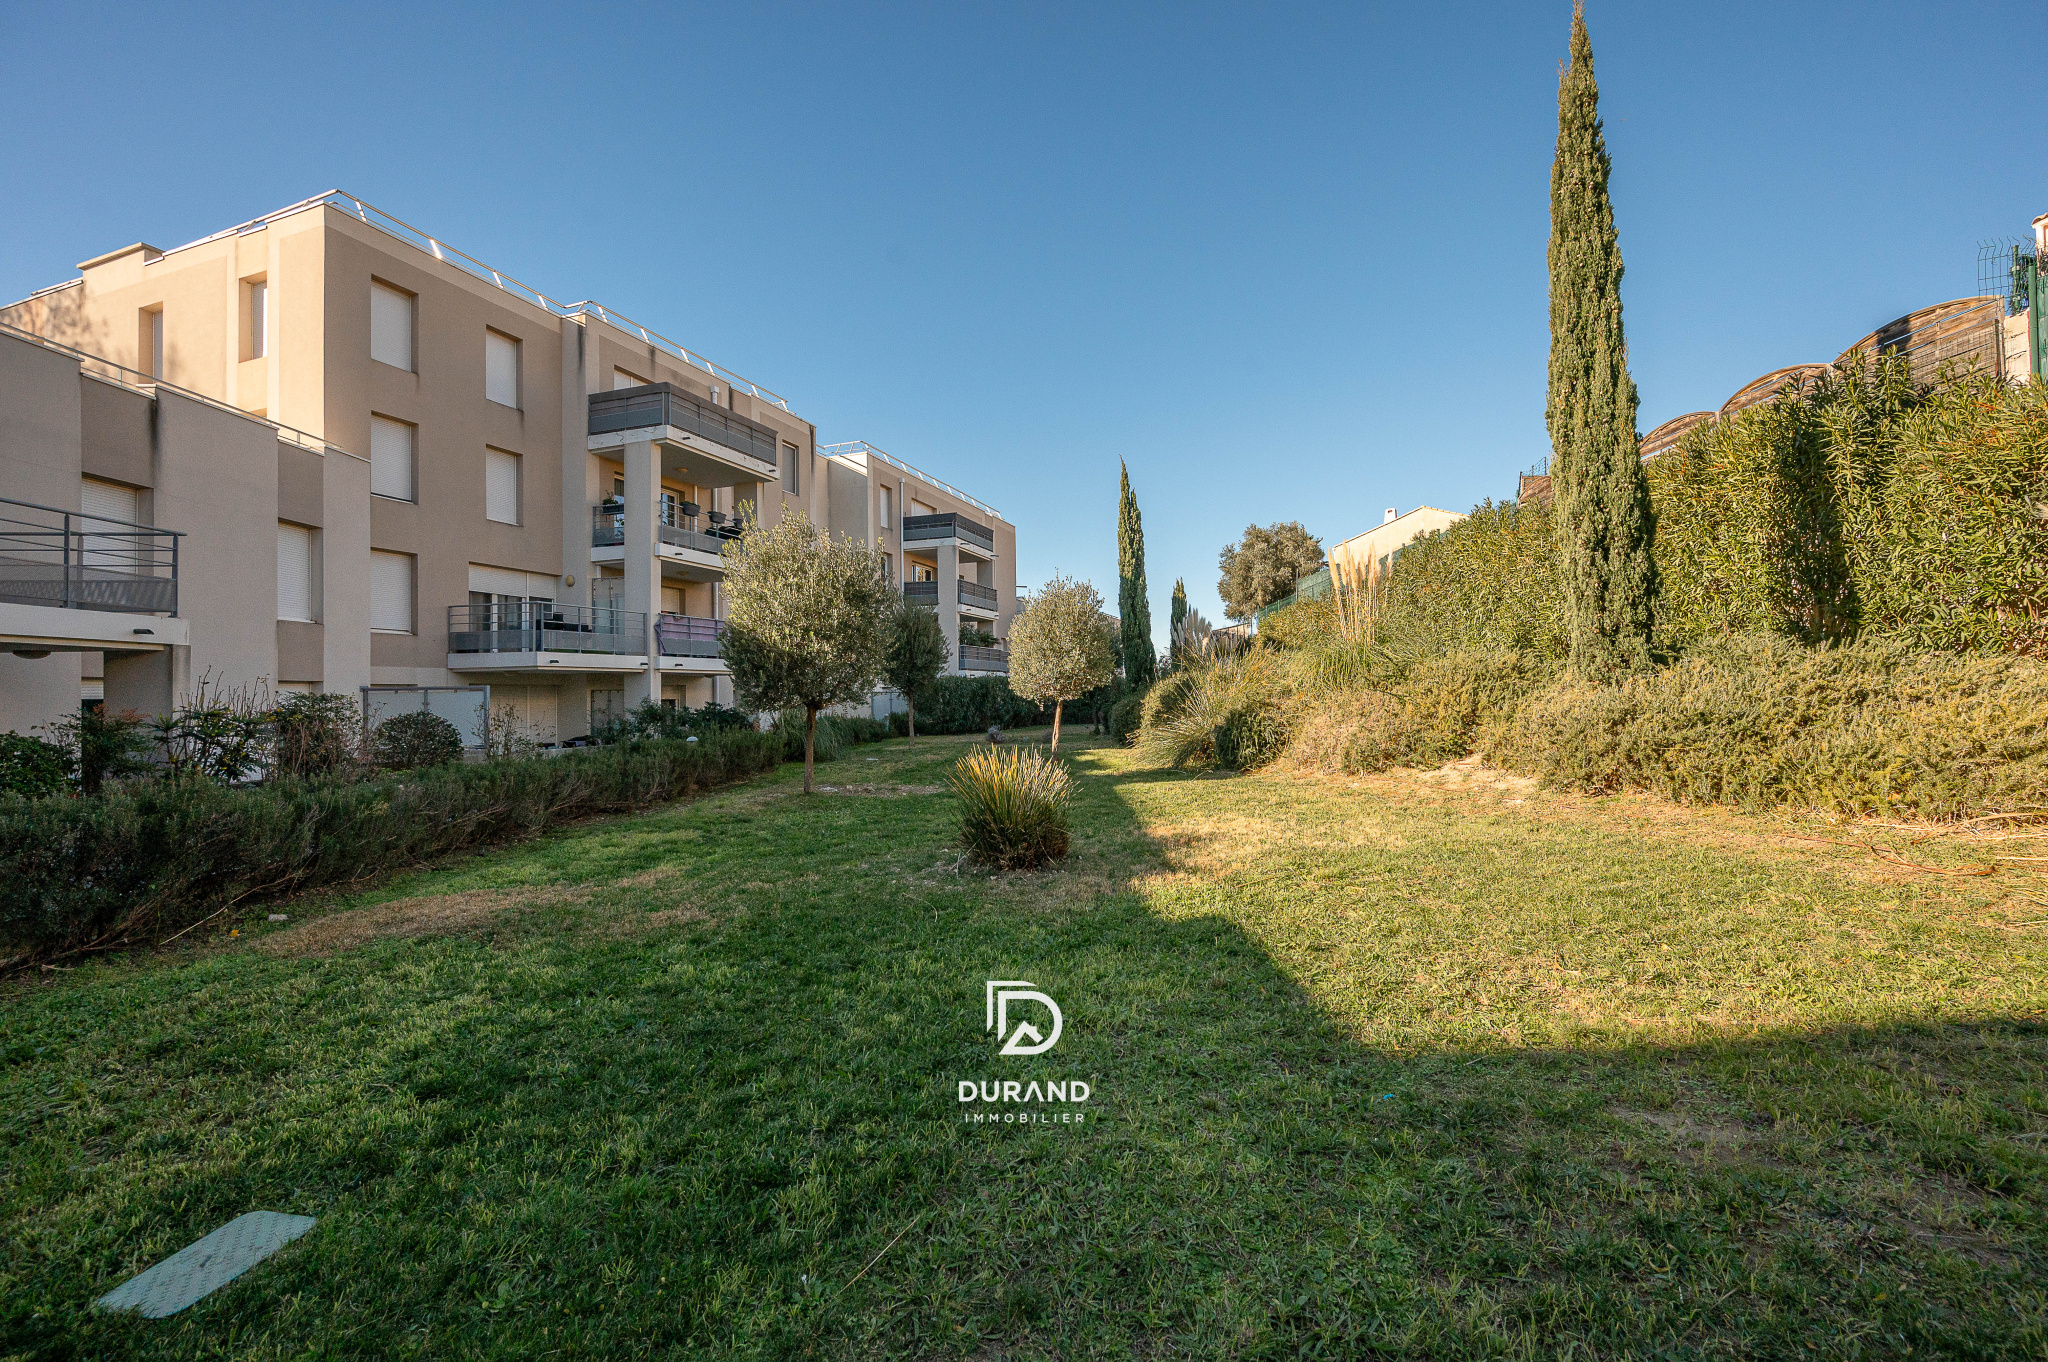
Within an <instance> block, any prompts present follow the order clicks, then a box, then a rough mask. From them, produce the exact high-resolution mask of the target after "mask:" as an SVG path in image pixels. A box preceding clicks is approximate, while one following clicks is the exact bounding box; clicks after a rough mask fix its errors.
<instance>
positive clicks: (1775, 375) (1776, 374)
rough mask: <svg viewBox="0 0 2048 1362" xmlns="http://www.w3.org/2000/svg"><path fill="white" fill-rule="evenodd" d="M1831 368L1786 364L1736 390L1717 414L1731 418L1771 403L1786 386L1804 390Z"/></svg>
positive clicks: (1820, 365) (1826, 366) (1829, 366)
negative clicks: (1736, 414)
mask: <svg viewBox="0 0 2048 1362" xmlns="http://www.w3.org/2000/svg"><path fill="white" fill-rule="evenodd" d="M1831 367H1833V366H1831V365H1826V364H1788V365H1786V366H1785V367H1784V368H1782V369H1773V370H1771V371H1770V372H1769V373H1767V374H1765V375H1763V376H1762V377H1761V378H1752V379H1751V380H1750V381H1749V382H1747V383H1745V384H1743V385H1742V386H1741V387H1740V388H1738V389H1736V390H1735V395H1734V396H1733V397H1730V398H1729V399H1728V400H1727V401H1726V402H1723V403H1722V404H1721V410H1720V411H1719V412H1718V413H1717V414H1718V415H1721V416H1733V415H1735V413H1736V412H1739V411H1746V410H1748V409H1749V408H1751V407H1755V406H1760V405H1761V404H1763V403H1765V402H1769V401H1772V400H1774V399H1775V398H1776V397H1777V396H1778V395H1779V394H1780V393H1782V392H1783V391H1784V390H1785V387H1786V385H1787V384H1791V385H1794V386H1796V387H1798V388H1799V389H1801V390H1804V389H1805V387H1806V385H1807V384H1809V383H1811V382H1813V381H1814V380H1815V379H1817V378H1819V377H1820V376H1821V375H1822V374H1824V373H1826V372H1828V370H1829V369H1830V368H1831Z"/></svg>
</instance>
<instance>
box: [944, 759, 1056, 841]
mask: <svg viewBox="0 0 2048 1362" xmlns="http://www.w3.org/2000/svg"><path fill="white" fill-rule="evenodd" d="M952 785H953V793H955V794H957V795H959V796H960V843H961V845H962V846H964V847H966V848H967V849H968V851H969V852H971V853H972V854H973V855H974V858H975V859H976V860H978V861H981V862H984V863H985V864H988V865H992V866H996V867H997V868H999V869H1002V870H1028V869H1030V868H1031V867H1033V866H1036V865H1043V864H1044V863H1045V862H1047V861H1056V860H1058V859H1059V858H1060V857H1062V856H1064V855H1066V854H1067V805H1068V804H1069V803H1070V802H1071V801H1072V799H1073V796H1074V781H1073V777H1072V776H1070V775H1068V774H1067V768H1066V767H1065V766H1063V765H1061V764H1060V762H1059V761H1058V760H1057V759H1055V758H1053V757H1050V756H1047V755H1046V754H1045V753H1044V752H1041V751H1039V750H1038V749H1037V748H1032V747H1013V748H1010V749H1009V750H1007V751H1005V750H1004V749H1002V748H999V747H983V748H977V749H976V750H975V751H974V752H973V753H971V754H969V755H968V756H967V757H965V758H963V759H962V760H961V761H960V763H959V764H958V765H957V766H955V767H954V768H953V775H952Z"/></svg>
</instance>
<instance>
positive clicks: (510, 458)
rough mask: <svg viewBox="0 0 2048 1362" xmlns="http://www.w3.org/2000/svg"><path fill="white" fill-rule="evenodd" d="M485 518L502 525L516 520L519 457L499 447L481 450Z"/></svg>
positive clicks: (515, 522)
mask: <svg viewBox="0 0 2048 1362" xmlns="http://www.w3.org/2000/svg"><path fill="white" fill-rule="evenodd" d="M484 518H485V519H486V520H495V521H497V522H498V523H500V524H502V525H517V524H518V523H519V456H518V455H517V454H508V453H506V452H505V451H504V450H502V449H486V450H485V451H484Z"/></svg>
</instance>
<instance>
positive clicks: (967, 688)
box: [899, 676, 1052, 736]
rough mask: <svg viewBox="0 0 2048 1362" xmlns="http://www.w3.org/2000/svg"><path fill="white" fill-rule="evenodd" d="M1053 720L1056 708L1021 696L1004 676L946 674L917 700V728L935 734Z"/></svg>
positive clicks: (983, 729) (985, 730)
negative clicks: (992, 725) (991, 725)
mask: <svg viewBox="0 0 2048 1362" xmlns="http://www.w3.org/2000/svg"><path fill="white" fill-rule="evenodd" d="M1051 722H1052V711H1050V710H1047V709H1042V708H1040V707H1039V706H1038V705H1037V704H1035V703H1034V702H1032V701H1030V700H1026V699H1024V698H1023V697H1022V696H1020V695H1018V694H1017V693H1016V692H1015V691H1013V690H1011V689H1010V683H1009V681H1008V679H1007V678H1005V677H1001V676H942V677H940V678H939V679H938V680H936V681H934V682H932V684H931V685H930V686H929V687H927V688H926V689H925V690H924V691H923V693H921V694H920V695H919V696H918V699H917V731H918V732H919V733H929V734H932V735H933V736H937V735H939V734H942V733H986V732H987V731H988V727H989V725H990V724H1000V725H1002V726H1003V727H1004V728H1025V727H1029V726H1031V725H1034V724H1049V723H1051ZM899 731H900V730H899Z"/></svg>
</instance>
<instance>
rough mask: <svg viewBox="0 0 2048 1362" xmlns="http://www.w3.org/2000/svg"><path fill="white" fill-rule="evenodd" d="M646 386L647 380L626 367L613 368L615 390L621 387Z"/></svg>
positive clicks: (613, 386) (613, 387) (613, 388)
mask: <svg viewBox="0 0 2048 1362" xmlns="http://www.w3.org/2000/svg"><path fill="white" fill-rule="evenodd" d="M646 386H647V380H646V379H644V378H642V377H640V375H638V374H629V373H627V372H626V371H625V370H624V369H614V370H612V391H613V392H617V391H618V390H619V389H620V388H644V387H646Z"/></svg>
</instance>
